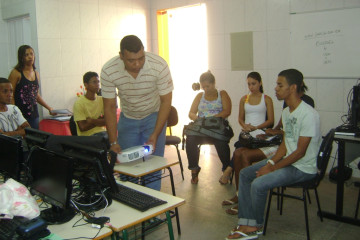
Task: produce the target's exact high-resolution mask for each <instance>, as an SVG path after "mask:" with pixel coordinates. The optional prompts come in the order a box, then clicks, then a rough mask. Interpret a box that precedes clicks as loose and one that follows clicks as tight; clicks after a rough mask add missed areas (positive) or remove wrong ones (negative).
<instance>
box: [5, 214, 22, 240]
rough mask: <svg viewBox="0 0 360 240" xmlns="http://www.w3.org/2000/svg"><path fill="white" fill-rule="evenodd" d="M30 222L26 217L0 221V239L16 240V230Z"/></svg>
mask: <svg viewBox="0 0 360 240" xmlns="http://www.w3.org/2000/svg"><path fill="white" fill-rule="evenodd" d="M28 221H29V220H28V219H27V218H24V217H14V218H13V219H1V220H0V239H1V240H11V239H16V238H17V234H16V231H15V230H16V229H17V228H18V227H19V226H20V225H22V224H24V223H26V222H28Z"/></svg>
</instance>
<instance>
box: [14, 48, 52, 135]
mask: <svg viewBox="0 0 360 240" xmlns="http://www.w3.org/2000/svg"><path fill="white" fill-rule="evenodd" d="M35 69H36V68H35V53H34V49H32V47H30V46H28V45H23V46H20V47H19V49H18V63H17V64H16V66H15V67H14V69H13V70H12V71H11V73H10V75H9V80H10V82H11V84H12V86H13V89H14V100H12V102H13V103H14V104H15V105H16V106H17V107H18V108H19V109H20V110H21V112H22V114H23V116H24V117H25V119H26V120H27V121H28V122H29V124H30V126H31V127H32V128H36V129H38V128H39V112H38V108H37V103H40V105H42V106H43V107H45V108H46V109H47V110H49V113H50V114H51V115H54V114H52V113H51V111H52V108H51V107H50V106H49V105H47V104H46V102H45V101H44V99H43V98H42V97H41V96H40V93H39V83H40V77H39V73H38V72H37V71H35Z"/></svg>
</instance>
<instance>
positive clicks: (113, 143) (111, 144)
mask: <svg viewBox="0 0 360 240" xmlns="http://www.w3.org/2000/svg"><path fill="white" fill-rule="evenodd" d="M115 144H118V143H117V141H115V142H112V143H110V147H111V146H113V145H115Z"/></svg>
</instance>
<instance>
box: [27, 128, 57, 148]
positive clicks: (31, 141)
mask: <svg viewBox="0 0 360 240" xmlns="http://www.w3.org/2000/svg"><path fill="white" fill-rule="evenodd" d="M52 135H53V134H52V133H49V132H45V131H41V130H38V129H35V128H25V140H26V143H27V145H28V147H29V149H31V148H32V147H33V146H38V147H42V148H45V146H46V142H47V140H48V138H49V137H50V136H52Z"/></svg>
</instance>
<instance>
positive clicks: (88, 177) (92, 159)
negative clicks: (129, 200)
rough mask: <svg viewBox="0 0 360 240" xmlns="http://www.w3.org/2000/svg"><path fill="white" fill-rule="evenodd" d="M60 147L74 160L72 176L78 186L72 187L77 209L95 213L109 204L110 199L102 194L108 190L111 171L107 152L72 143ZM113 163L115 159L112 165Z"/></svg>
mask: <svg viewBox="0 0 360 240" xmlns="http://www.w3.org/2000/svg"><path fill="white" fill-rule="evenodd" d="M62 147H63V151H64V154H66V155H68V156H71V157H72V158H73V160H74V174H73V176H74V179H75V180H77V181H78V184H77V186H76V188H75V187H74V191H73V200H74V202H75V204H77V207H78V208H80V209H81V210H84V211H89V210H95V211H96V210H99V209H102V208H104V207H106V206H107V205H109V204H111V199H110V198H109V197H108V196H107V194H105V193H104V192H105V191H106V189H108V188H109V180H108V178H109V175H108V172H109V171H111V169H110V166H109V163H108V160H107V159H108V154H107V151H105V150H104V149H98V148H94V147H89V146H84V145H80V144H78V143H74V142H72V143H62ZM115 161H116V157H115V158H113V161H112V164H115ZM104 162H106V163H107V165H105V164H104ZM111 177H112V178H114V176H112V175H111ZM77 193H78V194H77Z"/></svg>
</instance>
